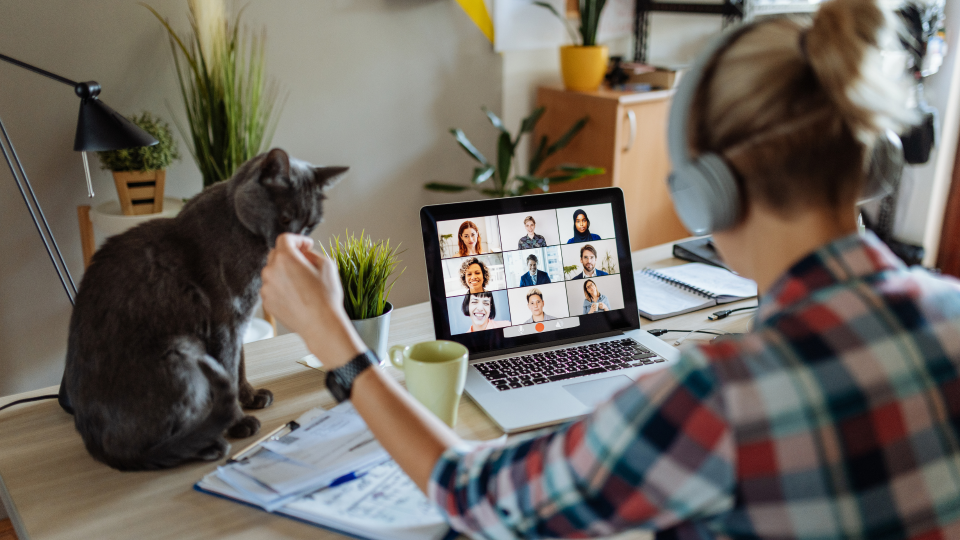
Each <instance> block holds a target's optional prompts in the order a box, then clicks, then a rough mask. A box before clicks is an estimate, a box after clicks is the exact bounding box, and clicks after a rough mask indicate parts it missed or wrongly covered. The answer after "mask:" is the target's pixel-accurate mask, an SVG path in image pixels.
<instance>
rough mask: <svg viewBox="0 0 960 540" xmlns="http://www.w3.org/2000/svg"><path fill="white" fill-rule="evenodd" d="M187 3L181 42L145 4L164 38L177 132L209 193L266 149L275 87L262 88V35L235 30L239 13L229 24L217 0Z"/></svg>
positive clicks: (273, 121)
mask: <svg viewBox="0 0 960 540" xmlns="http://www.w3.org/2000/svg"><path fill="white" fill-rule="evenodd" d="M188 4H189V7H190V26H191V30H192V32H190V33H187V34H185V35H183V36H181V35H178V34H177V33H176V32H175V31H174V30H173V27H171V26H170V23H169V22H168V21H167V20H166V19H164V18H163V17H162V16H161V15H160V13H159V12H157V10H155V9H154V8H152V7H150V6H148V5H146V4H143V6H144V7H146V8H147V9H149V10H150V12H151V13H153V15H154V16H155V17H156V18H157V19H158V20H159V21H160V23H161V24H162V25H163V26H164V28H165V29H166V30H167V33H168V34H169V37H170V48H171V50H172V52H173V60H174V64H175V65H176V68H177V79H178V81H179V82H180V93H181V96H182V98H183V104H184V106H185V108H186V112H187V124H188V127H189V133H188V132H187V130H185V129H183V127H182V126H180V125H178V126H177V127H178V128H179V130H180V134H181V135H182V136H183V138H184V139H185V140H189V141H190V143H191V145H192V148H191V151H190V153H191V154H192V155H193V159H194V161H196V163H197V167H199V169H200V173H201V174H202V175H203V187H208V186H210V185H212V184H215V183H217V182H220V181H222V180H226V179H228V178H230V177H231V176H233V173H234V172H235V171H236V169H237V167H239V166H240V165H241V164H242V163H244V162H245V161H247V160H249V159H250V158H252V157H254V156H256V155H258V154H260V153H261V152H262V151H263V150H264V149H265V148H268V147H269V146H270V140H271V139H272V138H273V132H274V130H275V129H276V127H277V118H278V117H277V116H275V115H274V114H273V113H274V112H275V111H277V97H278V86H277V85H276V83H270V84H268V82H267V79H266V75H265V69H264V58H265V54H264V53H265V47H264V43H265V41H266V34H265V32H261V34H260V35H259V36H256V35H253V36H250V35H248V34H247V33H246V32H243V33H241V32H240V15H241V14H242V12H243V10H242V9H241V10H240V13H238V14H237V17H236V18H235V19H234V20H233V21H232V22H230V21H228V20H227V16H226V8H225V6H224V2H223V0H205V1H204V2H188ZM281 108H282V103H281Z"/></svg>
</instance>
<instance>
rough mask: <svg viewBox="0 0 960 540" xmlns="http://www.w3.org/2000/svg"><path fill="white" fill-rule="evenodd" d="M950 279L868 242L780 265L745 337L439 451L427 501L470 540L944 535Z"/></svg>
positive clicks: (959, 384) (955, 419)
mask: <svg viewBox="0 0 960 540" xmlns="http://www.w3.org/2000/svg"><path fill="white" fill-rule="evenodd" d="M958 363H960V286H958V284H957V282H956V281H954V280H952V279H948V278H936V277H933V276H931V275H929V274H928V273H927V272H925V271H923V270H922V269H907V268H905V267H904V266H903V265H902V264H901V263H900V262H899V261H898V260H897V259H896V258H895V257H894V256H893V255H892V254H891V253H890V252H889V251H888V250H887V249H886V247H885V246H883V245H882V244H881V243H880V241H879V240H877V239H876V237H874V236H873V235H871V234H867V235H865V236H860V235H852V236H848V237H845V238H841V239H838V240H836V241H834V242H832V243H830V244H828V245H826V246H824V247H822V248H821V249H819V250H818V251H816V252H815V253H813V254H811V255H809V256H807V257H806V258H804V259H803V260H801V261H800V262H798V263H797V264H796V265H794V266H793V267H792V268H791V269H790V270H789V271H788V272H787V274H786V275H785V276H783V277H782V278H781V279H780V280H779V281H778V282H777V283H776V284H775V285H774V286H773V287H772V288H771V290H770V291H769V292H768V293H767V294H766V295H764V297H763V298H762V299H761V307H760V310H759V313H758V316H757V323H756V325H755V329H754V331H753V332H751V333H750V334H746V335H743V336H739V337H731V338H726V339H724V340H722V341H720V342H717V343H715V344H711V345H705V346H701V347H698V348H696V349H695V350H690V351H686V352H684V354H683V355H682V357H681V359H680V360H679V361H678V362H676V363H674V364H672V365H671V366H669V367H668V368H666V369H664V370H662V371H660V372H657V373H654V374H651V375H648V376H645V377H642V378H641V379H640V380H639V381H637V382H636V383H635V384H633V385H631V386H629V387H627V388H625V389H624V390H622V391H620V392H619V393H618V394H616V395H615V396H614V397H613V398H612V399H611V400H610V401H609V402H607V403H605V404H603V405H601V406H599V407H598V408H597V410H596V411H595V412H594V413H593V414H591V415H589V416H588V417H586V418H584V419H582V420H580V421H578V422H574V423H571V424H566V425H564V426H561V427H559V428H554V429H552V430H546V431H541V432H539V433H535V434H532V435H528V436H524V437H520V438H517V439H515V440H513V441H511V442H509V443H508V444H507V445H506V446H501V447H484V448H480V449H477V450H474V451H471V452H463V451H459V450H450V451H448V452H446V453H445V454H444V455H443V456H442V457H441V459H440V460H439V462H438V463H437V464H436V466H435V468H434V470H433V475H432V478H431V483H430V489H429V495H430V497H431V499H432V500H433V501H435V502H436V503H437V504H438V505H439V506H440V507H441V508H442V509H444V510H445V512H446V513H447V514H448V516H449V520H450V522H451V524H452V525H453V526H454V528H456V529H458V530H460V531H463V532H466V533H468V534H471V535H472V536H475V537H483V538H514V537H531V538H534V537H544V536H547V537H584V536H597V535H605V534H610V533H613V532H615V531H618V530H622V529H627V528H635V527H639V528H648V529H651V530H656V531H658V537H659V538H728V537H729V538H734V537H735V538H805V539H827V538H870V539H873V538H885V539H886V538H890V539H893V538H911V539H916V540H934V539H957V538H960V446H958V433H960V429H958V428H960V372H958V369H960V366H958Z"/></svg>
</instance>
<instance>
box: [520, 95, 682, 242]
mask: <svg viewBox="0 0 960 540" xmlns="http://www.w3.org/2000/svg"><path fill="white" fill-rule="evenodd" d="M672 95H673V92H672V91H670V90H666V91H658V92H645V93H640V94H636V93H626V92H616V91H611V90H603V89H601V90H598V91H596V92H571V91H567V90H563V89H560V88H550V87H541V88H539V89H538V90H537V106H544V107H546V111H545V112H544V114H543V118H541V119H540V122H539V123H538V125H537V129H536V130H535V132H534V137H533V139H532V141H534V142H536V141H539V140H540V137H541V136H542V135H547V136H549V137H550V140H551V141H554V140H556V139H557V138H558V137H560V136H561V135H562V134H563V133H564V132H565V131H566V130H567V129H569V128H570V126H572V125H573V123H574V122H576V121H577V120H578V119H580V118H582V117H584V116H589V117H590V119H589V120H588V121H587V124H586V126H584V128H583V130H582V131H581V132H580V134H579V135H577V137H576V138H574V140H573V142H571V143H570V144H569V145H568V146H567V147H566V148H564V149H563V150H561V151H559V152H557V153H556V154H554V155H553V156H551V157H550V159H549V160H548V161H547V162H546V163H545V164H544V166H543V168H542V169H541V170H546V169H548V168H549V167H551V166H553V165H558V164H561V163H573V164H577V165H591V166H596V167H603V168H604V169H606V171H607V172H606V174H603V175H600V176H592V177H589V178H583V179H581V180H576V181H574V182H569V183H560V184H555V185H552V186H551V187H550V190H551V191H571V190H575V189H589V188H597V187H609V186H616V187H619V188H620V189H622V190H623V196H624V201H625V203H626V206H627V224H628V227H629V234H630V249H631V250H638V249H643V248H646V247H650V246H655V245H658V244H663V243H665V242H671V241H673V240H679V239H681V238H686V237H687V236H689V233H688V232H687V230H686V229H684V227H683V224H682V223H680V219H679V218H678V217H677V215H676V213H675V212H674V210H673V204H672V202H671V201H670V193H669V191H668V190H667V174H668V173H669V172H670V162H669V159H668V158H667V113H668V110H669V108H670V97H671V96H672Z"/></svg>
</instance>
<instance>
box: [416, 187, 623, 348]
mask: <svg viewBox="0 0 960 540" xmlns="http://www.w3.org/2000/svg"><path fill="white" fill-rule="evenodd" d="M421 225H422V227H423V233H424V243H425V251H426V255H427V273H428V277H429V281H430V295H431V302H432V305H433V312H434V328H435V331H436V334H437V339H452V340H455V341H459V342H461V343H463V344H465V345H467V346H468V348H470V350H471V352H472V353H474V354H477V353H484V352H500V351H503V350H505V349H512V348H522V347H524V346H526V345H539V344H544V343H549V342H554V341H561V340H575V339H577V338H583V337H585V336H592V335H596V334H602V333H605V332H613V331H618V330H619V331H622V330H626V329H631V328H639V319H638V316H637V308H636V299H635V297H634V294H635V293H634V288H633V271H632V265H631V263H630V252H629V240H628V239H627V231H626V220H625V212H624V208H623V195H622V192H621V191H620V190H619V189H616V188H613V189H599V190H587V191H578V192H567V193H558V194H549V195H535V196H528V197H514V198H510V199H500V200H487V201H477V202H472V203H457V204H450V205H437V206H428V207H424V208H423V210H421Z"/></svg>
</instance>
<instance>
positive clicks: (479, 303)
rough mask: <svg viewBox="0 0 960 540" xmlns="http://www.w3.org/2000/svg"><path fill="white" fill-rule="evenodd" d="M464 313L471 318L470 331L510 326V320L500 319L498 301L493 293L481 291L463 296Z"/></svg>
mask: <svg viewBox="0 0 960 540" xmlns="http://www.w3.org/2000/svg"><path fill="white" fill-rule="evenodd" d="M462 311H463V314H464V315H466V316H467V317H469V318H470V330H468V332H481V331H483V330H493V329H495V328H505V327H507V326H510V321H498V320H495V319H496V317H497V303H496V301H495V300H494V299H493V293H489V292H481V293H476V294H468V295H466V296H464V297H463V306H462Z"/></svg>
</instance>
